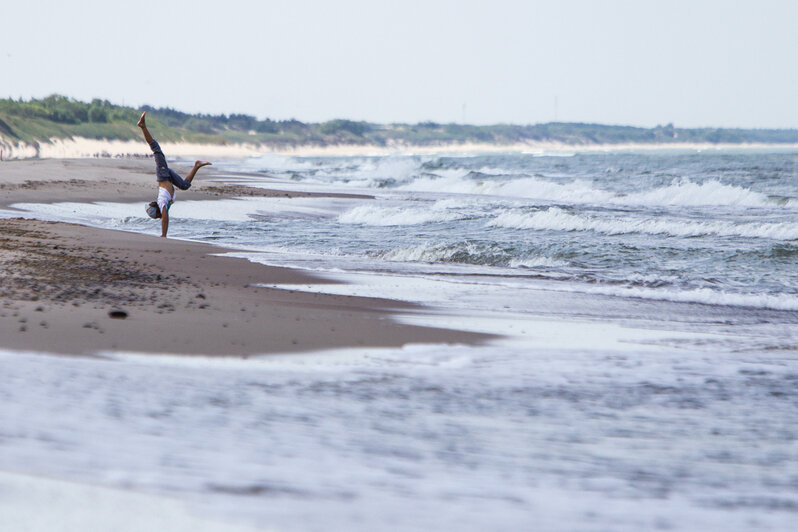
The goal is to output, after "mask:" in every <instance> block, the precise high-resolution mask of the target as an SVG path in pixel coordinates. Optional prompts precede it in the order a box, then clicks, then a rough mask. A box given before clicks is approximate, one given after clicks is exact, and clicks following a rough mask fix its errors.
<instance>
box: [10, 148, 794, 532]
mask: <svg viewBox="0 0 798 532" xmlns="http://www.w3.org/2000/svg"><path fill="white" fill-rule="evenodd" d="M215 168H216V172H217V174H218V176H219V178H220V179H222V180H224V181H225V182H228V183H231V184H239V185H246V186H250V187H256V188H265V189H270V190H279V191H286V192H288V191H300V192H311V193H322V194H320V195H311V196H308V197H299V198H292V197H288V196H287V195H277V196H274V197H260V196H244V197H241V198H231V199H223V200H216V201H210V200H207V201H206V200H192V199H191V192H190V191H188V192H178V194H177V201H176V203H175V205H174V207H173V208H172V210H171V211H170V214H171V220H170V236H173V237H176V238H182V239H188V240H193V241H201V242H207V243H211V244H215V245H218V246H219V253H220V254H226V255H233V256H240V257H245V258H248V259H249V260H251V261H254V262H258V263H263V264H269V265H279V266H288V267H294V268H299V269H303V270H307V271H310V272H314V273H315V274H316V275H318V276H319V277H321V278H324V279H333V280H337V281H341V282H340V283H333V284H331V283H319V284H309V285H308V284H305V285H273V284H266V286H270V287H273V288H277V289H286V290H301V291H309V292H319V293H335V294H345V295H352V296H359V295H360V296H376V297H385V298H390V299H397V300H402V301H410V302H415V303H420V304H422V306H421V307H420V310H414V311H403V312H401V313H399V314H397V315H396V316H395V318H394V319H396V320H399V321H402V322H405V323H412V324H416V325H429V326H436V327H449V328H455V329H462V330H468V331H478V332H485V333H491V334H494V335H496V339H495V340H492V341H490V342H488V343H486V344H485V345H477V346H469V345H423V344H410V345H407V346H405V347H403V348H397V349H370V348H352V349H344V350H329V351H320V352H315V353H306V354H300V355H280V354H277V355H271V356H268V357H252V358H248V359H246V360H239V359H207V358H201V357H198V358H192V357H188V358H186V357H173V356H169V355H168V354H165V355H163V356H155V357H153V356H145V355H141V354H137V353H118V352H114V353H100V355H101V357H102V358H101V359H95V360H90V359H72V358H62V357H53V356H50V355H47V354H46V353H44V354H43V353H25V354H20V353H9V352H3V353H0V367H2V373H1V374H2V375H3V379H4V381H5V384H4V386H3V387H2V389H1V390H0V397H2V398H3V401H2V406H0V449H1V450H2V453H0V470H4V471H8V472H12V473H14V474H18V475H23V478H25V479H29V478H38V479H49V480H46V481H45V480H41V482H54V481H58V482H69V483H74V486H81V488H80V489H84V487H85V486H86V485H90V486H93V488H92V489H96V490H99V491H97V493H95V494H94V495H93V497H95V498H97V500H100V501H102V500H108V501H116V500H117V499H116V497H118V496H119V495H118V491H114V490H122V491H121V493H123V494H124V493H131V494H136V495H137V496H138V495H143V496H155V497H158V498H159V500H174V501H175V504H176V505H179V507H180V509H179V512H185V511H187V512H188V513H189V514H190V515H192V516H194V517H196V516H199V518H201V519H202V520H203V521H202V522H203V523H204V525H203V526H208V527H210V528H208V529H209V530H216V529H218V530H227V529H230V530H232V529H237V528H234V527H244V528H246V527H254V528H256V529H268V530H308V531H315V530H330V529H332V530H547V531H548V530H552V531H557V530H563V531H583V530H584V531H594V530H595V531H600V530H601V531H603V530H619V531H626V530H628V531H639V530H654V529H663V530H702V531H709V530H718V531H729V530H741V531H748V530H785V531H786V530H794V526H795V522H797V521H798V268H796V263H797V262H798V179H796V177H798V150H795V149H794V148H754V147H741V148H738V149H687V148H684V149H639V150H599V149H596V150H578V149H574V150H573V151H563V150H557V151H534V152H507V153H500V152H491V153H468V154H462V153H446V152H441V153H425V154H407V153H405V154H394V155H384V154H382V155H374V156H313V157H310V156H288V155H278V154H265V155H263V156H259V157H253V158H249V159H243V160H242V159H237V160H228V161H220V162H218V163H216V167H215ZM198 180H200V181H201V180H202V174H200V176H199V177H198ZM330 193H332V194H337V195H336V196H333V197H330ZM15 207H16V208H17V209H21V210H23V211H26V212H27V214H26V215H28V216H33V217H37V218H42V219H52V220H63V221H72V222H78V223H84V224H88V225H92V226H96V227H104V228H111V229H117V230H122V231H134V232H142V233H148V234H157V233H158V231H159V227H156V223H155V222H152V221H151V220H149V219H148V218H147V217H146V214H145V213H144V207H143V205H140V204H125V203H118V202H112V201H111V202H98V203H91V204H77V203H54V204H18V205H16V206H15ZM9 215H10V214H9ZM16 215H18V212H17V213H16ZM23 414H24V415H23ZM0 478H2V477H0ZM9 482H10V481H9ZM1 488H2V481H1V480H0V506H2V489H1ZM31 489H32V488H31ZM37 489H40V490H44V488H43V487H41V486H39V488H37ZM74 489H78V488H77V487H76V488H74ZM109 493H112V494H109ZM130 496H131V497H132V496H133V495H130ZM109 504H111V503H109ZM65 506H67V505H66V503H65ZM123 506H124V505H123ZM143 506H144V507H145V508H146V507H147V505H146V504H143ZM127 507H128V510H126V511H122V512H121V513H119V514H114V513H113V512H109V513H108V516H107V518H108V519H111V520H112V519H113V518H114V517H113V516H114V515H121V516H125V515H127V514H133V513H134V511H133V510H131V509H130V508H135V505H127ZM70 508H71V506H70ZM186 508H187V509H188V510H186ZM71 511H72V510H71ZM75 511H77V512H78V514H76V516H75V519H80V518H86V519H89V518H90V516H88V515H83V514H80V512H79V511H78V510H75ZM169 511H172V510H169ZM169 511H167V510H163V512H166V513H164V515H167V517H168V515H171V514H169ZM174 512H178V510H174ZM142 515H149V518H151V519H160V518H161V517H159V515H160V514H159V515H152V512H150V513H149V514H148V513H147V511H146V510H143V511H141V512H139V511H136V512H135V516H136V517H139V518H141V516H142ZM175 515H177V514H175ZM180 515H182V514H180ZM95 517H96V515H95ZM167 517H164V519H166V518H167ZM20 519H22V518H20ZM177 521H179V520H177ZM109 522H113V521H109ZM181 522H182V521H181ZM185 522H188V521H185ZM214 523H215V524H214ZM123 525H124V523H122V524H120V525H119V526H123ZM197 526H199V525H196V524H194V525H191V528H192V529H198V528H197ZM216 526H218V527H219V528H214V527H216ZM186 529H189V528H186Z"/></svg>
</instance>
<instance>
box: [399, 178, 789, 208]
mask: <svg viewBox="0 0 798 532" xmlns="http://www.w3.org/2000/svg"><path fill="white" fill-rule="evenodd" d="M398 188H399V189H400V190H408V191H419V192H438V193H458V194H481V195H492V196H506V197H511V198H527V199H537V200H546V201H555V202H559V203H566V204H567V203H576V204H602V203H605V204H613V205H645V206H658V205H662V206H692V207H695V206H741V207H776V206H777V204H776V202H775V201H773V200H771V199H769V198H768V196H767V195H766V194H763V193H761V192H756V191H754V190H751V189H748V188H745V187H740V186H736V185H728V184H724V183H721V182H720V181H717V180H710V181H705V182H703V183H695V182H693V181H691V180H689V179H675V180H673V181H672V182H671V183H670V184H668V185H666V186H662V187H658V188H655V189H651V190H646V191H642V192H635V193H631V194H618V193H616V192H613V191H609V190H604V189H602V188H601V187H600V186H598V185H596V183H593V182H590V181H585V180H581V179H577V180H574V181H571V182H567V183H558V182H555V181H551V180H548V179H543V178H538V177H515V178H512V179H507V178H501V177H497V178H496V179H484V180H479V179H472V178H469V177H466V176H465V175H463V171H462V170H460V171H458V172H453V173H452V172H450V173H448V174H447V175H443V176H441V177H432V176H422V177H418V178H416V179H414V180H412V181H410V182H408V183H405V184H403V185H401V186H400V187H398ZM794 203H795V202H793V201H789V202H788V203H787V205H789V206H792V205H794Z"/></svg>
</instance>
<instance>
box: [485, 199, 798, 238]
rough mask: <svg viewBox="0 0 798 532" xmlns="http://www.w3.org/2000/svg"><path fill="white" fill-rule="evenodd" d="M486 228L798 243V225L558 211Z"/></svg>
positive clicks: (511, 215) (510, 218)
mask: <svg viewBox="0 0 798 532" xmlns="http://www.w3.org/2000/svg"><path fill="white" fill-rule="evenodd" d="M486 225H487V226H488V227H507V228H512V229H533V230H554V231H594V232H597V233H605V234H609V235H621V234H628V233H645V234H654V235H656V234H664V235H673V236H680V237H694V236H705V235H717V236H741V237H749V238H770V239H774V240H794V239H798V223H792V222H758V223H732V222H727V221H722V220H716V221H711V222H698V221H693V220H684V219H682V220H677V219H675V218H659V219H653V218H633V217H631V216H630V217H625V218H618V217H606V218H605V217H598V216H587V215H575V214H570V213H568V212H566V211H564V210H563V209H560V208H559V207H550V208H548V209H545V210H542V211H537V212H534V213H526V212H519V211H506V212H503V213H501V214H499V215H498V216H497V217H496V218H494V219H493V220H490V221H488V222H487V224H486Z"/></svg>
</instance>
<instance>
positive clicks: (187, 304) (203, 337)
mask: <svg viewBox="0 0 798 532" xmlns="http://www.w3.org/2000/svg"><path fill="white" fill-rule="evenodd" d="M152 167H153V163H152V161H150V160H146V159H143V160H137V159H120V160H110V159H97V160H92V159H83V160H59V159H50V160H28V161H7V162H2V163H0V208H8V206H9V205H11V204H13V203H15V202H26V201H35V202H48V201H109V200H112V201H147V200H150V199H151V198H152V197H153V195H154V189H155V186H156V185H155V183H154V178H153V169H152ZM176 169H177V170H178V171H181V170H183V169H182V168H179V167H177V168H176ZM211 176H212V173H211V172H207V173H206V174H205V175H204V176H201V177H198V178H197V180H196V181H195V186H194V187H192V189H191V191H190V192H187V193H186V194H189V193H190V194H191V195H192V199H200V198H204V199H207V198H222V197H230V196H231V195H236V194H239V193H241V192H242V191H241V190H239V189H240V188H243V187H238V186H236V185H222V184H219V183H218V182H214V181H213V179H212V177H211ZM257 194H262V195H280V196H285V195H289V197H291V196H294V195H296V196H300V195H304V194H293V193H288V192H285V191H258V192H257ZM223 251H224V250H223V249H221V248H218V247H214V246H209V245H206V244H201V243H193V242H183V241H178V240H173V239H163V238H159V237H155V236H148V235H140V234H133V233H125V232H119V231H111V230H103V229H95V228H89V227H84V226H80V225H74V224H66V223H53V222H44V221H38V220H24V219H21V218H10V219H0V347H3V348H7V349H14V350H24V351H46V352H53V353H64V354H87V355H91V354H98V353H99V354H101V353H102V352H105V351H125V352H148V353H174V354H198V355H237V356H243V355H257V354H267V353H286V352H299V351H309V350H318V349H330V348H341V347H360V346H386V347H388V346H401V345H405V344H408V343H479V342H482V341H485V340H486V339H488V338H489V337H488V336H486V335H479V334H472V333H466V332H460V331H452V330H446V329H435V328H425V327H416V326H408V325H402V324H400V323H398V322H397V321H396V320H395V319H393V317H392V316H393V315H395V314H396V313H399V312H414V311H418V310H421V309H419V308H417V307H413V306H410V305H407V304H405V303H400V302H397V301H392V300H381V299H370V298H362V297H346V296H334V295H325V294H308V293H299V292H294V291H291V290H277V289H270V288H263V287H258V286H257V285H258V284H309V283H318V282H325V281H323V280H320V279H316V278H314V277H312V276H310V275H309V274H307V273H305V272H301V271H297V270H292V269H287V268H277V267H268V266H263V265H259V264H254V263H251V262H249V261H247V260H245V259H237V258H230V257H218V256H213V254H217V253H221V252H223Z"/></svg>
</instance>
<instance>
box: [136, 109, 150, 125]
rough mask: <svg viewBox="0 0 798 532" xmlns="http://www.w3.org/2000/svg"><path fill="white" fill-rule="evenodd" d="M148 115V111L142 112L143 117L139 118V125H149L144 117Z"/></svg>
mask: <svg viewBox="0 0 798 532" xmlns="http://www.w3.org/2000/svg"><path fill="white" fill-rule="evenodd" d="M146 115H147V111H144V112H143V113H141V118H139V123H138V124H136V125H137V126H139V127H147V124H146V123H145V122H144V117H145V116H146Z"/></svg>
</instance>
